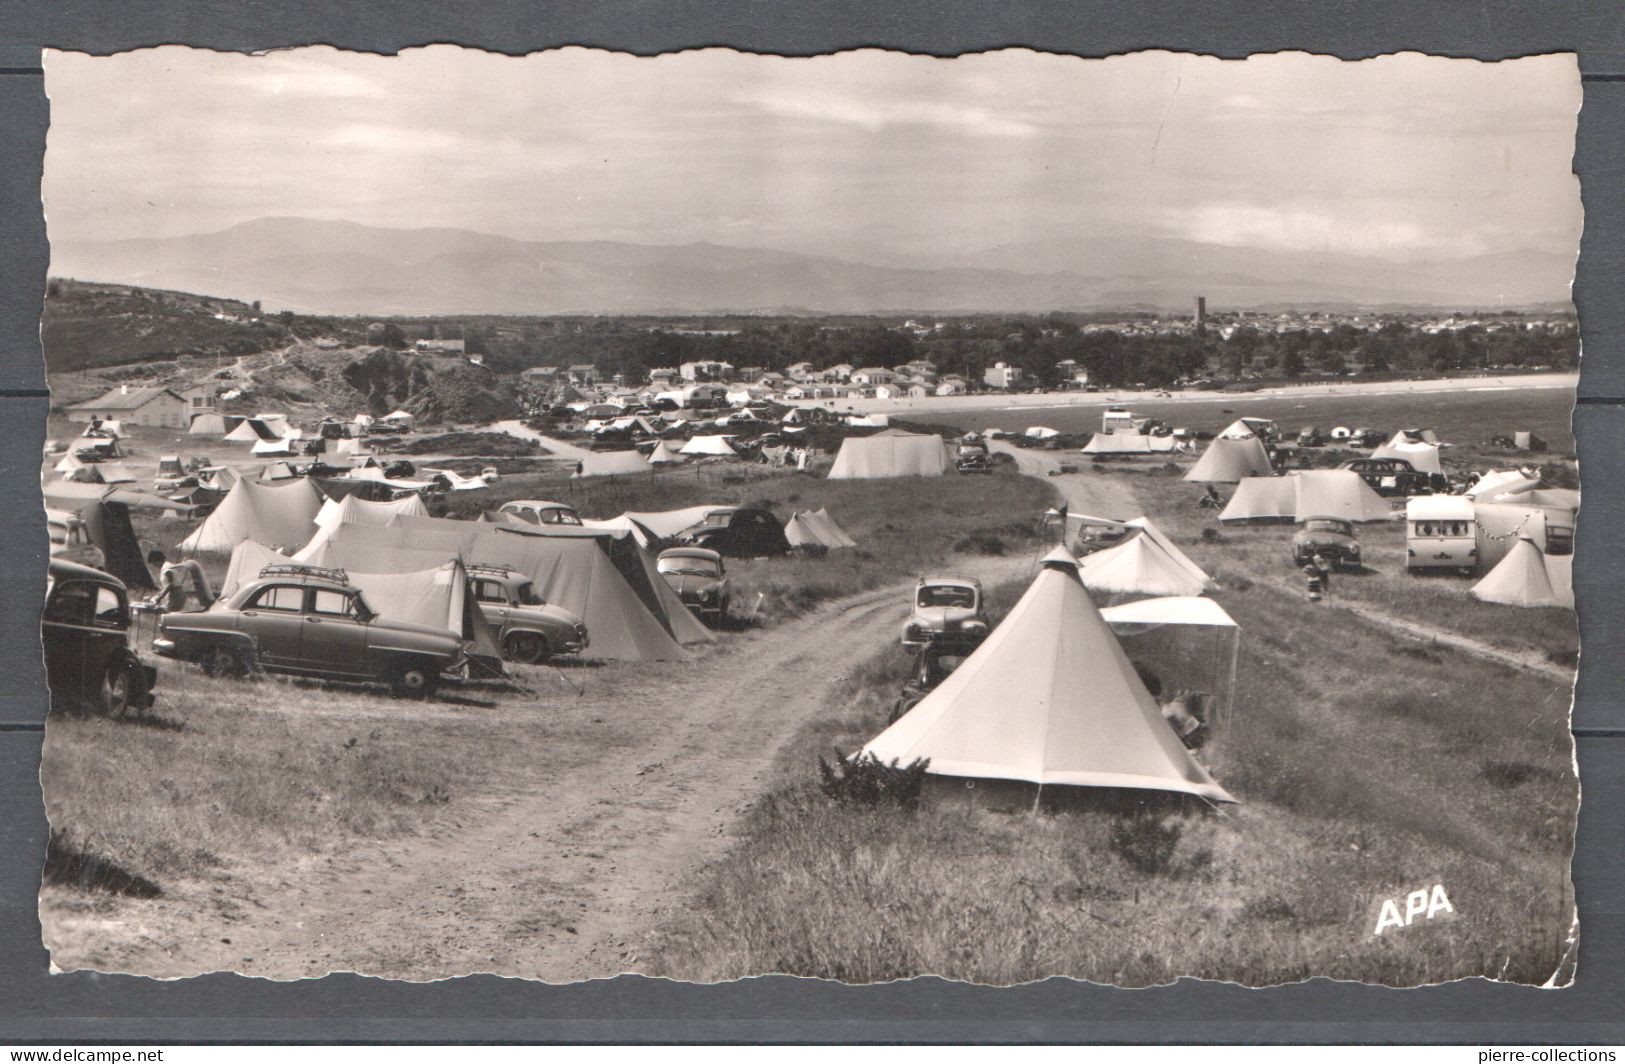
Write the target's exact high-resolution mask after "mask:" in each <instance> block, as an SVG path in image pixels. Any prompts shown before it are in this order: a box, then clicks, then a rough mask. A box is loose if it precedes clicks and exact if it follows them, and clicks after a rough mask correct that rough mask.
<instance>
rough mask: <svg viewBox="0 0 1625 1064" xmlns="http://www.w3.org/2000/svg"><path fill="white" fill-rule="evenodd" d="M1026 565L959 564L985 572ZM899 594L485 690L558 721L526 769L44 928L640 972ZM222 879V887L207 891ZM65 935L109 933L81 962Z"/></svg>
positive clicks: (446, 971)
mask: <svg viewBox="0 0 1625 1064" xmlns="http://www.w3.org/2000/svg"><path fill="white" fill-rule="evenodd" d="M1031 566H1032V560H1031V559H1028V558H1021V559H986V560H985V561H983V562H982V563H980V564H976V565H971V566H956V568H967V569H970V570H972V571H976V572H978V573H979V574H980V575H981V576H982V577H983V578H984V579H987V580H998V579H1003V578H1008V577H1011V576H1016V575H1019V574H1021V573H1024V572H1026V571H1028V570H1030V568H1031ZM906 605H907V594H906V589H904V588H900V587H892V588H885V589H881V590H877V591H870V592H866V593H863V594H858V595H853V596H851V597H848V598H845V599H842V600H839V601H837V602H834V603H831V604H829V605H827V606H825V607H824V608H822V609H820V610H818V611H816V612H814V613H812V614H809V615H807V616H805V617H803V618H800V619H798V620H796V621H793V622H790V623H786V624H782V625H779V626H777V627H775V628H772V629H769V630H766V631H763V632H759V633H747V634H742V635H736V636H730V637H725V638H726V639H729V640H731V641H732V645H731V646H727V647H726V648H724V649H722V650H721V651H720V652H718V653H716V654H714V655H713V656H711V657H709V658H706V659H705V660H703V661H701V662H699V663H697V664H696V665H694V666H689V667H683V668H682V669H681V670H680V671H677V672H675V673H674V672H672V671H670V670H658V669H651V670H647V671H646V672H644V673H642V674H640V675H638V676H637V677H636V678H635V682H634V683H633V685H632V686H633V687H634V689H635V690H634V697H631V698H628V697H627V696H626V691H627V686H626V685H624V684H623V685H618V686H617V688H616V690H617V691H619V692H620V695H619V697H618V698H617V699H616V700H615V701H613V702H612V701H610V700H609V699H608V696H607V695H600V696H597V697H595V696H594V694H593V692H592V691H591V689H590V688H591V685H590V684H589V685H588V687H589V689H588V690H587V692H586V693H585V694H584V695H583V696H582V697H580V698H570V697H568V696H566V697H565V698H562V699H549V702H550V703H552V704H550V705H549V706H548V708H547V710H546V712H545V715H541V716H535V707H534V706H533V705H530V706H523V705H519V706H512V707H509V706H498V707H496V708H495V709H493V710H492V711H491V712H493V713H499V714H518V713H528V714H531V715H532V716H531V717H527V718H526V719H535V721H536V726H537V728H539V729H544V730H550V731H555V732H556V733H557V734H558V735H559V736H560V742H559V745H558V746H557V747H556V749H549V750H547V751H546V752H545V753H544V754H543V756H542V757H541V758H540V763H538V765H537V767H536V769H537V770H536V774H535V775H534V776H529V777H527V778H524V779H516V780H512V781H508V783H507V785H506V786H504V785H503V782H502V781H497V782H496V787H497V788H498V789H499V790H500V792H501V793H499V794H496V795H487V796H483V797H471V798H468V799H459V800H454V801H453V802H452V803H450V804H449V805H447V806H446V809H445V812H444V813H442V814H441V815H439V816H438V817H437V818H436V819H435V820H434V821H433V822H432V824H431V825H430V827H429V828H428V829H427V830H425V831H424V832H423V833H421V834H419V835H416V836H410V837H406V838H400V839H392V840H387V841H383V842H372V843H364V844H361V845H359V846H356V847H354V848H352V849H350V850H349V851H347V852H344V853H340V854H336V855H322V856H318V857H307V858H303V859H299V860H297V861H292V862H290V863H289V864H286V865H281V866H266V867H255V868H238V869H236V870H234V871H233V872H231V873H229V874H228V877H227V878H228V880H229V882H228V884H227V886H225V887H221V886H219V885H214V886H210V885H208V884H194V885H191V886H188V887H185V888H183V889H180V890H177V891H176V892H175V893H174V894H172V895H169V896H166V897H165V898H162V899H155V900H153V901H148V902H141V903H134V904H136V905H138V906H139V907H140V909H141V911H140V912H139V913H135V912H132V914H131V916H132V919H131V920H129V921H121V922H120V926H119V927H117V928H113V927H106V926H101V927H95V928H91V927H85V926H80V927H74V926H72V925H74V924H76V923H78V920H77V919H76V918H74V917H67V918H66V920H65V921H64V923H65V924H66V925H68V926H62V927H59V929H58V932H57V933H56V934H54V935H51V936H48V937H50V938H51V939H53V940H54V942H55V944H56V945H57V946H58V947H59V952H58V954H57V955H56V962H57V964H58V965H59V966H62V967H75V966H78V965H81V964H93V965H94V966H96V967H105V966H106V965H107V964H108V963H109V962H111V963H112V964H113V965H114V966H115V967H116V968H119V969H125V970H129V969H134V970H139V971H142V972H144V973H146V974H152V975H161V976H184V975H191V974H197V973H202V972H208V971H218V970H237V971H242V972H244V973H246V974H253V975H259V976H265V977H270V978H281V979H286V978H298V977H307V976H320V975H323V974H325V973H327V972H329V971H359V972H362V973H365V974H368V975H378V976H386V977H394V978H402V979H417V980H424V979H435V978H444V977H447V976H452V975H460V974H467V973H475V972H495V973H500V974H506V975H517V976H524V977H532V978H542V979H546V980H548V981H551V982H564V981H571V980H578V979H585V978H597V977H608V976H613V975H615V974H618V973H620V972H623V971H631V970H636V969H637V967H638V964H637V957H638V948H639V944H640V941H641V940H642V937H643V935H644V934H645V933H646V932H647V931H648V930H649V929H651V928H653V927H655V926H656V925H657V924H658V922H659V920H660V914H661V912H662V910H666V909H669V908H671V907H673V906H676V905H680V904H681V903H682V899H683V897H684V893H685V889H686V888H687V887H688V886H689V885H690V884H691V882H692V880H693V876H694V873H695V872H696V871H698V870H699V869H700V868H701V867H702V866H703V865H704V863H705V862H706V861H707V860H709V859H711V858H713V857H715V856H717V855H719V854H720V853H721V852H722V850H723V849H724V847H725V846H726V845H727V843H728V841H729V836H728V830H729V826H730V824H731V823H732V821H733V820H734V818H735V817H736V815H737V814H738V812H739V811H740V810H741V808H742V807H743V806H744V805H745V804H746V803H748V802H749V801H750V800H751V799H753V798H754V797H756V796H757V795H758V794H759V793H760V792H762V791H763V790H764V789H766V788H767V787H768V786H770V785H771V784H772V783H773V782H774V781H773V780H771V779H769V778H768V777H767V771H768V769H769V766H770V765H771V764H772V761H773V757H774V754H775V753H776V752H777V751H778V750H779V749H780V747H781V746H782V745H783V744H784V742H785V741H786V740H787V739H789V738H790V737H791V736H792V735H793V734H794V733H795V731H796V730H797V729H798V728H799V727H800V725H801V724H802V722H803V721H805V720H806V719H808V718H810V717H816V716H817V715H818V714H819V713H820V712H821V711H822V710H823V708H824V706H825V705H826V700H827V698H828V694H829V691H830V689H831V688H832V686H833V685H834V684H836V683H837V682H838V681H839V680H840V679H841V676H842V673H843V670H844V668H845V667H846V666H847V665H849V664H851V663H854V662H858V661H861V660H863V659H864V658H866V657H867V656H868V655H869V653H870V652H871V651H872V650H873V649H874V648H875V647H877V646H879V645H881V644H883V643H886V642H889V641H891V640H893V639H895V638H896V626H897V625H898V624H899V623H900V622H901V620H902V618H903V616H904V614H905V610H906ZM545 675H546V673H545V672H543V671H537V672H534V673H532V676H533V677H535V678H540V677H542V676H545ZM435 710H436V707H435V706H434V705H433V704H431V705H429V706H424V707H422V710H421V714H422V715H427V716H432V715H433V714H434V713H435ZM447 712H454V710H452V709H449V708H448V709H447ZM595 724H596V725H598V726H599V727H600V728H601V729H605V728H607V730H606V731H603V734H604V736H605V738H604V741H602V742H587V743H581V742H575V743H570V742H568V740H567V739H566V738H565V736H567V735H569V734H570V733H572V732H574V731H578V730H583V729H587V730H590V729H591V726H592V725H595ZM555 755H556V756H555ZM222 890H224V891H226V892H227V893H228V894H230V895H231V904H229V905H221V906H216V905H213V904H211V902H214V901H216V900H218V899H219V894H220V892H221V891H222ZM211 892H212V893H213V896H211ZM110 934H111V936H112V937H114V938H117V939H120V940H122V941H119V942H118V943H117V944H116V945H113V944H112V943H110V942H109V941H108V936H109V935H110ZM76 942H83V943H85V944H86V945H87V946H90V945H91V943H92V942H96V943H97V944H98V945H100V946H103V947H106V946H109V945H113V948H112V949H111V950H110V951H108V950H101V949H98V950H97V951H96V952H97V953H98V954H99V955H100V959H98V960H95V961H92V960H89V959H87V958H86V957H85V956H80V955H77V951H76V949H75V948H74V944H75V943H76ZM245 958H246V959H245Z"/></svg>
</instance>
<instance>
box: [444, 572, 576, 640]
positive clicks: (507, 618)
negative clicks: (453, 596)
mask: <svg viewBox="0 0 1625 1064" xmlns="http://www.w3.org/2000/svg"><path fill="white" fill-rule="evenodd" d="M468 584H469V588H470V590H472V591H473V593H474V601H475V602H478V603H479V604H480V613H481V614H483V615H484V617H485V620H486V623H487V624H489V625H490V626H491V627H492V628H493V629H495V630H496V636H497V644H498V645H499V646H501V647H502V656H503V657H504V658H505V659H507V660H508V661H518V662H522V663H524V664H526V665H537V664H540V663H541V662H544V661H546V660H547V659H549V658H552V657H557V656H558V655H560V654H579V653H580V652H581V651H583V650H585V649H587V642H588V640H587V626H586V625H585V624H584V623H582V620H581V618H580V617H578V616H576V615H575V614H574V613H572V612H571V611H569V610H567V609H565V608H564V607H563V606H555V605H553V604H551V603H549V602H548V601H546V600H545V599H543V598H542V597H541V596H540V595H538V594H537V593H536V585H535V584H533V583H532V582H531V580H530V578H529V577H528V576H526V575H525V574H524V573H519V572H515V571H514V570H513V569H511V568H509V567H508V566H506V565H470V566H469V567H468Z"/></svg>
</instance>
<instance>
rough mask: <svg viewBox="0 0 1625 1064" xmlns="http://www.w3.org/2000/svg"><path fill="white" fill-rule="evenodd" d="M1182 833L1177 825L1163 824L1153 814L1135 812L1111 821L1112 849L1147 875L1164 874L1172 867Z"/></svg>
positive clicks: (1170, 822) (1171, 823)
mask: <svg viewBox="0 0 1625 1064" xmlns="http://www.w3.org/2000/svg"><path fill="white" fill-rule="evenodd" d="M1182 833H1183V829H1181V828H1180V826H1179V824H1178V823H1175V822H1173V821H1169V822H1167V823H1164V822H1163V820H1162V819H1161V818H1160V817H1158V816H1156V815H1155V814H1152V813H1136V814H1133V815H1131V816H1126V817H1120V818H1119V819H1117V820H1114V821H1113V822H1112V827H1111V835H1110V838H1111V848H1112V852H1113V853H1115V854H1117V856H1119V857H1121V858H1122V859H1123V860H1125V861H1127V862H1128V863H1129V864H1130V865H1131V866H1132V867H1134V868H1135V869H1137V870H1139V871H1141V872H1144V873H1145V874H1146V875H1150V876H1155V875H1163V874H1164V873H1167V872H1169V871H1170V870H1172V868H1173V865H1174V851H1175V850H1176V849H1178V848H1179V836H1180V835H1181V834H1182Z"/></svg>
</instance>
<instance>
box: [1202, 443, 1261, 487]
mask: <svg viewBox="0 0 1625 1064" xmlns="http://www.w3.org/2000/svg"><path fill="white" fill-rule="evenodd" d="M1271 472H1273V469H1272V467H1271V466H1270V455H1269V451H1267V450H1266V449H1265V448H1264V441H1263V440H1261V439H1259V438H1258V437H1257V436H1254V435H1252V434H1251V433H1249V434H1247V435H1246V436H1243V437H1235V436H1216V437H1214V439H1213V442H1212V443H1210V444H1208V445H1207V450H1205V451H1203V452H1202V457H1201V458H1198V459H1197V460H1196V464H1195V465H1193V466H1191V468H1190V470H1189V472H1187V473H1186V474H1185V479H1186V480H1188V481H1190V482H1191V483H1193V484H1238V483H1240V482H1241V481H1243V480H1245V479H1246V478H1248V477H1267V476H1269V475H1270V473H1271Z"/></svg>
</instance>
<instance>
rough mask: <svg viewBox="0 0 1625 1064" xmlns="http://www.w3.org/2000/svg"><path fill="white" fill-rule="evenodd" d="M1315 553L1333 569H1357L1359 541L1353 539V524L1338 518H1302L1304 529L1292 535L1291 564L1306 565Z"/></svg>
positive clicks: (1358, 564)
mask: <svg viewBox="0 0 1625 1064" xmlns="http://www.w3.org/2000/svg"><path fill="white" fill-rule="evenodd" d="M1317 554H1318V555H1320V556H1321V557H1322V558H1324V559H1326V561H1327V562H1328V563H1329V564H1330V565H1331V566H1332V567H1333V568H1334V569H1356V568H1359V566H1360V564H1361V563H1360V541H1359V540H1358V539H1356V538H1355V536H1354V524H1353V522H1350V521H1345V520H1344V519H1343V518H1341V517H1310V518H1307V519H1305V521H1304V522H1303V527H1302V528H1300V529H1298V531H1296V532H1294V533H1293V534H1292V561H1293V563H1294V564H1296V565H1300V566H1301V565H1306V564H1308V562H1309V559H1311V558H1313V557H1314V556H1315V555H1317Z"/></svg>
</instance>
